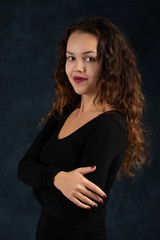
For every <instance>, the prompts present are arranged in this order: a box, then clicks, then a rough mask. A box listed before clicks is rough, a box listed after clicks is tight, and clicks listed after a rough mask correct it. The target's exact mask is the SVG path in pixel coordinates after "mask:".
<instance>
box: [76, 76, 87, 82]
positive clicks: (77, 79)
mask: <svg viewBox="0 0 160 240" xmlns="http://www.w3.org/2000/svg"><path fill="white" fill-rule="evenodd" d="M73 79H74V81H75V82H76V83H79V82H83V81H85V80H87V78H81V77H76V76H75V77H73Z"/></svg>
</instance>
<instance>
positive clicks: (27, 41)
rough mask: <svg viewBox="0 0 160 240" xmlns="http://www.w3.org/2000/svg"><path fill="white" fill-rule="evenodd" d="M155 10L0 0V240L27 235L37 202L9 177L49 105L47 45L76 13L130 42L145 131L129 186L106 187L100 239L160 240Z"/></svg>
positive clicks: (124, 0)
mask: <svg viewBox="0 0 160 240" xmlns="http://www.w3.org/2000/svg"><path fill="white" fill-rule="evenodd" d="M159 12H160V7H159V1H158V0H157V1H156V0H134V1H133V0H132V1H128V0H108V1H107V0H98V1H91V0H90V1H85V0H82V1H76V0H75V1H74V0H68V1H65V0H63V1H52V0H28V1H27V0H19V1H17V0H0V73H1V74H0V90H1V92H0V104H1V107H0V109H1V114H0V115H1V118H0V119H1V121H0V123H1V124H0V136H1V142H0V240H34V239H35V231H36V226H37V222H38V218H39V214H40V205H39V203H38V201H37V200H36V199H35V198H34V196H33V194H32V189H31V187H29V186H27V185H25V184H23V183H22V182H21V181H19V180H18V179H17V177H16V174H17V166H18V162H19V161H20V159H21V158H22V157H23V155H24V153H25V151H26V150H27V149H28V147H29V146H30V144H31V143H32V141H33V140H34V138H35V137H36V135H37V134H38V132H39V131H40V128H37V127H36V126H37V124H38V122H39V121H40V119H41V117H42V115H43V114H45V113H47V112H48V111H49V108H50V106H51V98H52V95H53V85H54V69H55V66H56V55H55V45H56V43H57V42H58V41H59V40H60V39H61V37H62V35H63V32H64V30H65V28H66V27H67V26H68V25H69V24H71V23H73V22H75V21H76V20H78V19H79V18H80V17H84V16H88V17H89V16H101V17H106V18H108V19H109V20H111V21H112V22H113V23H114V24H116V25H117V26H118V27H119V28H120V30H121V31H123V32H124V33H125V34H126V36H127V37H128V39H129V40H130V43H131V44H132V47H133V48H134V49H135V51H136V53H137V57H138V64H139V69H140V71H141V74H142V90H143V93H144V94H145V97H146V104H147V112H146V123H147V124H148V125H149V127H150V128H151V130H152V136H151V140H152V155H153V163H152V166H151V167H150V168H146V167H145V168H143V170H142V172H141V175H140V176H139V178H138V180H137V181H136V183H134V184H131V180H130V179H126V180H125V181H124V182H123V183H121V184H119V183H115V185H114V187H113V188H112V194H111V198H110V202H109V203H108V216H107V229H108V239H109V240H151V239H152V240H158V239H160V230H159V229H160V228H159V225H160V221H159V219H160V184H159V183H160V171H159V170H160V155H159V140H160V137H159V136H160V135H159V133H160V127H159V117H160V109H159V103H160V101H159V96H158V95H159V91H160V90H159V85H160V78H159V72H160V65H159V62H160V61H159V59H160V51H159V50H160V14H159ZM46 240H47V239H46Z"/></svg>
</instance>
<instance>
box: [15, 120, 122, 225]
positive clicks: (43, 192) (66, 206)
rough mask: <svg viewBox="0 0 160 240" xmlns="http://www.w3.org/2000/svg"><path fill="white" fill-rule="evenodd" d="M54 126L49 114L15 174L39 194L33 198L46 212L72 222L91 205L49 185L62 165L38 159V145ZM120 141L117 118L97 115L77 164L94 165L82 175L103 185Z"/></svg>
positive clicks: (82, 165) (44, 140)
mask: <svg viewBox="0 0 160 240" xmlns="http://www.w3.org/2000/svg"><path fill="white" fill-rule="evenodd" d="M56 127H57V122H55V119H54V118H53V117H52V119H49V121H48V122H47V123H46V125H45V126H44V128H43V129H42V131H41V132H40V133H39V135H38V136H37V138H36V139H35V141H34V142H33V144H32V145H31V147H30V148H29V150H28V151H27V153H26V154H25V156H24V157H23V158H22V160H21V161H20V163H19V166H18V172H17V173H18V174H17V176H18V178H19V179H20V180H22V181H23V182H24V183H25V184H28V185H29V186H31V187H32V188H33V190H35V191H36V192H37V196H38V195H39V197H38V198H37V199H38V200H39V202H40V203H41V205H42V206H43V207H44V208H45V210H46V211H47V212H48V214H50V215H52V216H54V217H56V218H58V219H60V220H61V221H64V222H66V223H74V222H75V221H78V220H79V219H82V218H83V217H85V216H86V214H88V211H90V212H91V211H95V209H94V208H91V209H88V210H87V209H84V208H80V207H78V206H77V205H75V204H74V203H73V202H72V201H70V200H69V199H68V198H66V197H65V196H64V195H63V194H62V192H61V191H59V190H58V189H57V188H56V187H55V186H54V185H53V178H54V176H55V175H56V174H57V173H58V172H60V171H63V169H60V168H50V167H49V166H45V165H42V164H40V163H39V157H40V151H41V148H42V146H43V144H45V142H46V141H47V139H48V138H49V137H50V136H51V135H52V134H53V132H54V131H55V129H56ZM120 142H121V126H120V124H119V122H118V121H117V120H115V119H113V118H110V117H105V118H103V119H99V122H98V123H97V124H96V125H95V127H94V128H93V129H92V131H91V132H90V133H89V136H88V137H87V139H86V142H85V148H84V152H83V155H82V158H81V165H80V166H79V167H88V166H92V165H96V166H97V168H96V170H95V171H94V172H91V173H89V174H86V175H85V177H86V178H87V179H88V180H89V181H92V182H93V183H95V184H96V185H98V186H99V187H100V188H101V189H102V190H104V188H105V184H106V180H107V176H108V174H109V168H110V165H111V164H112V163H113V162H116V158H117V156H118V154H119V151H120ZM112 166H113V164H112ZM119 166H120V163H117V164H116V165H115V171H116V170H118V168H119ZM99 207H100V206H99ZM99 207H98V208H99ZM98 208H97V209H98Z"/></svg>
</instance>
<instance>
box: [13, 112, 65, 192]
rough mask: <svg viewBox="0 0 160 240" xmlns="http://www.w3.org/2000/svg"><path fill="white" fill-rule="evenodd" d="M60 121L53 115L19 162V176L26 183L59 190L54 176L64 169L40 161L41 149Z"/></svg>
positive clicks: (34, 189) (35, 186) (34, 186)
mask: <svg viewBox="0 0 160 240" xmlns="http://www.w3.org/2000/svg"><path fill="white" fill-rule="evenodd" d="M58 124H59V121H58V120H57V119H56V118H55V117H54V116H53V115H52V116H51V118H49V119H48V120H47V122H46V124H45V125H44V127H43V128H42V130H41V131H40V132H39V134H38V135H37V137H36V138H35V140H34V141H33V143H32V145H31V146H30V148H29V149H28V151H27V152H26V153H25V155H24V156H23V158H22V159H21V161H20V162H19V163H18V168H17V177H18V179H19V180H21V181H22V182H24V183H25V184H27V185H29V186H31V187H33V191H37V190H36V188H39V189H52V190H57V188H56V187H55V186H54V185H53V181H52V179H53V177H54V175H55V174H56V173H58V172H60V171H62V170H63V169H60V168H57V167H55V168H54V167H53V168H51V167H49V166H45V165H44V164H42V163H40V162H39V159H40V153H41V149H42V147H43V146H44V144H45V143H46V141H47V140H48V139H49V138H50V137H51V136H52V134H53V133H54V131H55V130H56V128H57V126H58Z"/></svg>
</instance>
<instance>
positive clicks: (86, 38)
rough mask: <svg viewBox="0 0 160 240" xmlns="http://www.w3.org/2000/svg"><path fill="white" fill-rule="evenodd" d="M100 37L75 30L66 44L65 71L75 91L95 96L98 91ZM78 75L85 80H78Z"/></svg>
mask: <svg viewBox="0 0 160 240" xmlns="http://www.w3.org/2000/svg"><path fill="white" fill-rule="evenodd" d="M97 43H98V38H97V37H96V36H95V35H94V34H91V33H87V32H82V31H74V32H73V33H71V35H70V36H69V38H68V41H67V46H66V64H65V72H66V75H67V77H68V80H69V82H70V84H71V85H72V87H73V89H74V91H75V92H76V93H77V94H79V95H85V94H88V95H89V98H93V97H94V96H95V94H96V92H97V87H96V83H97V80H98V78H99V75H100V72H101V64H100V62H99V61H98V60H97ZM77 77H83V78H85V81H82V82H79V81H77Z"/></svg>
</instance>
